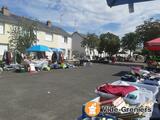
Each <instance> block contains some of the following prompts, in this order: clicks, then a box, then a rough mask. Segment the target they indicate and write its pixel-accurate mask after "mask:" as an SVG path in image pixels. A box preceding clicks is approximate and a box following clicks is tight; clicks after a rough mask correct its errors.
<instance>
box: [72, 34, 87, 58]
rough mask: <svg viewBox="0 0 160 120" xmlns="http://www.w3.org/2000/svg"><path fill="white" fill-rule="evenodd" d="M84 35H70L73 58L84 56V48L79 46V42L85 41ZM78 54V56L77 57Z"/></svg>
mask: <svg viewBox="0 0 160 120" xmlns="http://www.w3.org/2000/svg"><path fill="white" fill-rule="evenodd" d="M85 37H86V35H84V34H81V33H78V32H74V33H73V34H72V52H73V53H72V54H73V56H76V57H80V56H81V55H82V56H83V55H85V48H84V47H82V46H81V42H82V41H83V40H84V39H85ZM77 54H78V55H77Z"/></svg>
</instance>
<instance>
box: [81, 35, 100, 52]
mask: <svg viewBox="0 0 160 120" xmlns="http://www.w3.org/2000/svg"><path fill="white" fill-rule="evenodd" d="M98 42H99V38H98V36H97V35H96V34H94V33H92V34H90V33H88V34H87V37H86V38H85V39H84V40H83V41H82V42H81V46H82V47H86V48H89V50H90V51H93V50H94V49H97V47H98Z"/></svg>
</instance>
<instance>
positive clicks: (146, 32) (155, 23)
mask: <svg viewBox="0 0 160 120" xmlns="http://www.w3.org/2000/svg"><path fill="white" fill-rule="evenodd" d="M136 33H137V35H138V38H139V41H140V42H142V43H143V44H144V43H145V42H147V41H149V40H152V39H154V38H158V37H160V21H159V20H154V19H153V18H151V19H150V20H147V21H144V23H143V24H142V25H139V26H137V27H136Z"/></svg>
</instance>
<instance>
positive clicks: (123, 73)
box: [113, 71, 129, 77]
mask: <svg viewBox="0 0 160 120" xmlns="http://www.w3.org/2000/svg"><path fill="white" fill-rule="evenodd" d="M128 73H129V72H128V71H121V72H118V73H115V74H113V76H119V77H121V76H124V75H125V74H128Z"/></svg>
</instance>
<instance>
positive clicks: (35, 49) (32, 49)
mask: <svg viewBox="0 0 160 120" xmlns="http://www.w3.org/2000/svg"><path fill="white" fill-rule="evenodd" d="M51 51H52V50H51V49H50V48H48V47H47V46H45V45H34V46H32V47H30V48H28V49H27V52H51Z"/></svg>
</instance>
